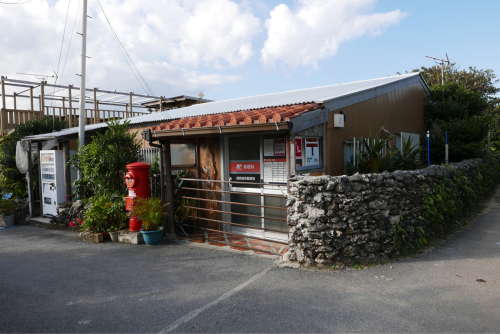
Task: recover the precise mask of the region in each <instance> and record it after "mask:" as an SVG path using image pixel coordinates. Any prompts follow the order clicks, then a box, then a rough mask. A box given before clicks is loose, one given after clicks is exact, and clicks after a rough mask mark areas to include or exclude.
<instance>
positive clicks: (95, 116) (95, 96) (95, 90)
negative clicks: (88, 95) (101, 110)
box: [94, 87, 99, 124]
mask: <svg viewBox="0 0 500 334" xmlns="http://www.w3.org/2000/svg"><path fill="white" fill-rule="evenodd" d="M96 101H97V88H96V87H94V124H96V123H99V115H98V110H97V103H96Z"/></svg>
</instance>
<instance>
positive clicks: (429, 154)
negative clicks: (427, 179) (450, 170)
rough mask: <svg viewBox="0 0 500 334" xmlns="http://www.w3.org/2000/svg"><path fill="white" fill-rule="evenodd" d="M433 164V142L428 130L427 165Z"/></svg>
mask: <svg viewBox="0 0 500 334" xmlns="http://www.w3.org/2000/svg"><path fill="white" fill-rule="evenodd" d="M430 165H431V144H430V136H429V131H427V166H430Z"/></svg>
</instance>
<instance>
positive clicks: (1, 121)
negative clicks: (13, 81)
mask: <svg viewBox="0 0 500 334" xmlns="http://www.w3.org/2000/svg"><path fill="white" fill-rule="evenodd" d="M4 80H5V77H3V76H2V110H1V113H0V136H3V134H4V129H5V126H6V124H5V109H7V103H6V102H5V81H4Z"/></svg>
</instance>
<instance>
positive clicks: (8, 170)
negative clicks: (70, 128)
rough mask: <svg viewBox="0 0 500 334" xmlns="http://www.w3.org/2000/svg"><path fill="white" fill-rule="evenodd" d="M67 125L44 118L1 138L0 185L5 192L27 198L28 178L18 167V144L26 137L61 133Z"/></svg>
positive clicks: (48, 117) (17, 128) (19, 127)
mask: <svg viewBox="0 0 500 334" xmlns="http://www.w3.org/2000/svg"><path fill="white" fill-rule="evenodd" d="M67 125H68V122H67V121H64V120H62V121H60V120H59V119H58V118H55V119H54V118H53V117H51V116H44V117H42V118H41V119H40V120H32V121H27V122H25V123H23V124H18V125H16V127H15V128H14V131H13V132H11V133H10V134H8V135H5V136H3V137H1V138H0V180H1V181H0V183H1V187H2V191H3V192H12V193H14V194H15V195H16V196H18V197H26V196H27V193H28V187H27V182H26V177H25V175H24V174H21V172H19V170H18V169H17V165H16V145H17V142H18V141H20V140H21V139H23V138H24V137H26V136H33V135H39V134H42V133H48V132H52V131H60V130H62V129H64V128H66V127H67ZM33 170H34V171H37V170H38V168H37V165H36V166H35V165H34V166H33ZM36 175H38V174H36ZM33 181H34V184H35V185H36V184H38V183H37V182H36V180H35V179H34V180H33Z"/></svg>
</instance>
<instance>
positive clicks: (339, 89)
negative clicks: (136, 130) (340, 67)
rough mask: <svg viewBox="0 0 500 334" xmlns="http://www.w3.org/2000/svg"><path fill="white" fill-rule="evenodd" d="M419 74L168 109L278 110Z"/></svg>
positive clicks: (190, 112)
mask: <svg viewBox="0 0 500 334" xmlns="http://www.w3.org/2000/svg"><path fill="white" fill-rule="evenodd" d="M418 75H420V74H419V73H410V74H404V75H397V76H391V77H386V78H379V79H372V80H365V81H358V82H351V83H344V84H338V85H331V86H323V87H315V88H307V89H299V90H293V91H288V92H280V93H273V94H265V95H258V96H250V97H242V98H238V99H232V100H225V101H215V102H209V103H203V104H195V105H192V106H189V107H185V108H179V109H174V110H169V111H168V112H169V114H170V115H171V116H172V119H176V118H181V117H194V116H203V115H212V114H219V113H226V112H235V111H243V110H251V109H261V108H270V107H280V106H287V105H292V104H301V103H310V102H322V101H326V100H331V99H335V98H339V97H342V96H345V95H351V94H355V93H358V92H362V91H365V90H369V89H373V88H376V87H380V86H384V85H387V84H391V83H394V82H397V81H401V80H406V79H408V78H410V77H414V76H418Z"/></svg>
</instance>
